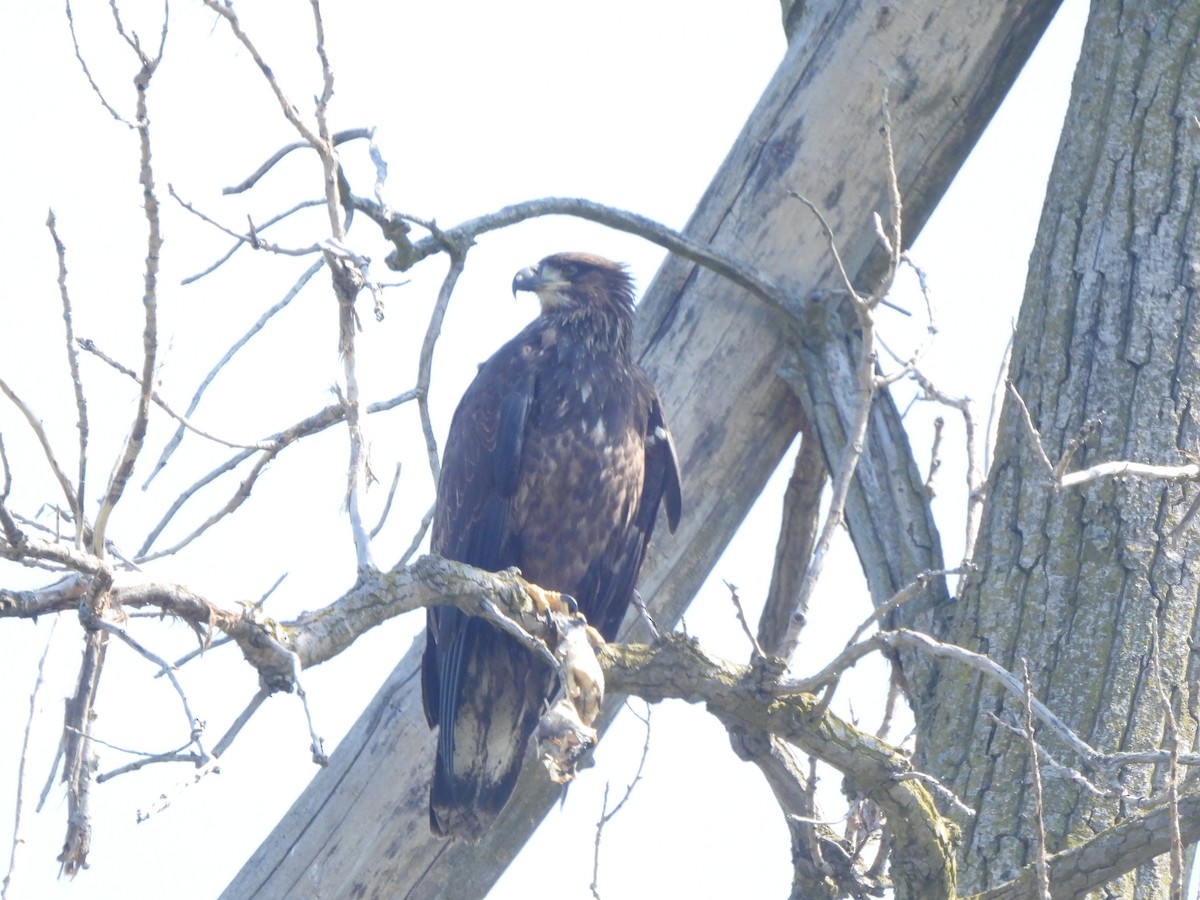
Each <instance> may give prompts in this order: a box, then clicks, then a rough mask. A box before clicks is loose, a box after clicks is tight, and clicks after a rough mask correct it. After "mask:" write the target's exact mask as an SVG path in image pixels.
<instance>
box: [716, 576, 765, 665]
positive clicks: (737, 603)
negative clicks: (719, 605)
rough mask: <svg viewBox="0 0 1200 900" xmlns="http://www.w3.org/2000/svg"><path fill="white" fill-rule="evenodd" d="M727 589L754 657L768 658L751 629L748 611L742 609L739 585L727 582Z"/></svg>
mask: <svg viewBox="0 0 1200 900" xmlns="http://www.w3.org/2000/svg"><path fill="white" fill-rule="evenodd" d="M725 587H726V588H728V589H729V599H730V600H731V601H732V602H733V609H734V611H735V612H736V613H737V619H738V622H739V623H741V626H742V631H743V632H745V634H746V637H747V638H749V639H750V647H751V649H753V650H754V655H755V656H758V657H764V656H766V655H767V654H766V653H765V652H764V651H763V648H762V645H761V644H760V643H759V642H758V638H757V637H755V635H754V630H753V629H752V628H751V627H750V623H749V621H747V619H746V611H745V610H744V609H742V600H741V598H740V597H739V596H738V589H737V585H736V584H733V583H732V582H729V581H726V582H725Z"/></svg>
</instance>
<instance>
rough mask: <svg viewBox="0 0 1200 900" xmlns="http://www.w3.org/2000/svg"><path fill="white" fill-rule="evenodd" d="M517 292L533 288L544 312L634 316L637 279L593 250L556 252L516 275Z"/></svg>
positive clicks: (515, 286)
mask: <svg viewBox="0 0 1200 900" xmlns="http://www.w3.org/2000/svg"><path fill="white" fill-rule="evenodd" d="M512 289H513V296H514V297H515V296H516V294H517V291H532V292H533V293H535V294H537V296H538V300H539V301H540V302H541V305H542V314H543V315H545V314H547V313H555V312H571V311H575V310H578V311H581V312H585V311H588V310H589V308H590V311H593V312H598V313H602V314H603V313H609V314H614V315H622V316H625V317H630V318H632V315H633V279H632V278H630V277H629V273H628V272H627V271H626V270H625V266H623V265H622V264H621V263H616V262H613V261H612V260H608V259H605V258H604V257H603V256H596V255H594V254H591V253H555V254H554V255H553V256H547V257H546V258H545V259H543V260H542V261H541V262H540V263H538V264H537V265H536V266H529V267H528V268H525V269H522V270H521V271H520V272H518V273H517V274H516V276H515V277H514V278H513V283H512Z"/></svg>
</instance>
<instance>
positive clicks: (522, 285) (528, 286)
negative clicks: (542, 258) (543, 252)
mask: <svg viewBox="0 0 1200 900" xmlns="http://www.w3.org/2000/svg"><path fill="white" fill-rule="evenodd" d="M545 284H546V282H545V280H544V279H543V278H542V277H541V275H539V274H538V270H537V268H536V267H534V266H526V267H525V268H524V269H522V270H521V271H520V272H518V273H517V274H516V275H514V276H513V281H512V292H513V297H514V298H515V297H516V296H517V291H535V292H536V291H537V290H538V289H539V288H541V287H543V286H545Z"/></svg>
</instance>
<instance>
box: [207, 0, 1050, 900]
mask: <svg viewBox="0 0 1200 900" xmlns="http://www.w3.org/2000/svg"><path fill="white" fill-rule="evenodd" d="M1056 8H1057V2H1056V0H1036V2H1035V0H1030V2H1005V3H997V2H992V0H971V2H963V3H958V4H945V3H940V2H933V0H922V2H918V3H915V4H906V5H904V6H902V7H895V6H890V5H882V4H873V3H846V4H821V5H820V8H808V9H806V10H804V12H803V15H800V16H798V17H797V16H795V15H793V16H792V18H791V20H790V21H791V26H792V31H791V37H792V41H791V45H790V49H789V51H788V53H787V55H786V57H785V58H784V60H783V62H782V64H781V66H780V68H779V71H778V72H777V74H776V76H775V78H774V79H773V81H772V82H771V84H770V85H769V87H768V88H767V90H766V92H765V94H764V96H763V98H762V100H761V101H760V103H759V105H758V107H757V108H756V109H755V110H754V112H753V114H752V116H751V117H750V119H749V121H748V123H747V125H746V127H745V129H744V131H743V133H742V134H741V136H740V137H739V139H738V140H737V142H736V143H735V145H734V147H733V149H732V150H731V152H730V155H729V157H728V159H727V160H726V162H725V163H724V165H723V166H722V168H721V170H720V171H719V172H718V174H717V176H716V178H715V179H714V181H713V182H712V184H711V186H710V187H709V190H708V191H707V192H706V194H705V196H704V197H703V198H702V200H701V202H700V204H699V207H698V209H697V211H696V213H695V214H694V216H693V218H692V221H691V222H690V223H689V225H688V229H687V231H688V234H689V235H690V236H692V237H693V238H696V239H698V240H702V241H706V242H709V243H710V244H712V245H713V246H715V247H716V248H718V249H720V250H722V251H724V252H725V253H727V254H730V255H732V256H736V257H739V258H741V259H742V260H744V261H746V262H747V263H749V264H750V265H753V266H755V267H757V268H758V269H759V270H760V271H761V272H763V273H764V274H766V275H768V276H770V277H772V278H774V279H775V280H776V281H777V282H778V283H780V284H783V285H785V286H786V287H788V289H789V292H790V293H791V294H792V296H793V297H794V298H795V302H794V306H793V307H792V308H789V309H779V308H774V307H771V306H768V305H767V304H766V303H765V302H764V301H763V300H761V299H760V298H758V297H757V296H755V295H752V294H750V293H748V292H746V291H744V290H742V289H740V288H737V287H735V286H734V285H732V284H731V283H729V282H728V281H725V280H723V279H721V278H719V277H717V276H714V275H712V274H710V273H708V272H706V271H704V270H701V269H698V268H697V267H696V266H695V265H693V264H691V263H689V262H686V261H685V260H681V259H678V258H671V259H669V260H668V261H667V262H666V263H665V264H664V266H663V268H662V270H661V271H660V272H659V274H658V276H657V277H656V279H655V280H654V282H653V284H652V285H651V286H650V288H649V290H648V292H647V295H646V297H645V298H644V300H643V301H642V303H641V305H640V308H639V329H640V339H639V340H640V343H639V346H640V347H641V348H642V351H643V364H644V365H645V367H646V368H647V370H648V371H649V372H650V374H651V377H652V378H653V379H654V381H655V383H656V385H657V386H658V389H659V392H660V394H661V395H662V396H663V398H664V403H665V406H666V409H667V411H668V416H669V418H670V421H671V426H672V430H673V431H674V433H675V435H676V437H677V442H678V445H679V451H680V457H681V462H682V467H683V476H684V493H685V514H684V521H683V523H682V525H681V527H680V530H679V532H678V533H677V534H676V535H675V537H674V538H673V539H672V538H670V537H669V536H667V535H666V529H665V528H659V529H658V531H659V534H660V537H659V538H658V539H656V542H655V544H654V545H652V547H651V552H650V556H649V558H648V562H647V566H646V568H645V570H644V572H643V578H642V582H641V590H642V593H643V595H644V596H645V597H647V598H648V600H649V601H650V606H651V610H652V611H653V613H654V615H655V617H656V618H657V619H658V621H659V623H660V625H666V626H668V627H669V626H670V625H672V624H673V623H674V622H675V621H676V620H677V619H678V616H679V614H680V613H681V611H682V610H683V608H684V607H685V606H686V604H687V603H688V602H689V601H690V600H691V598H692V596H693V595H694V593H695V591H696V590H697V589H698V587H699V586H700V584H701V583H702V581H703V580H704V577H705V576H706V575H707V574H708V571H709V569H710V568H711V566H712V565H713V563H714V561H715V560H716V558H717V556H718V555H719V553H720V551H721V550H722V549H723V548H724V546H725V544H726V543H727V542H728V540H729V538H730V537H731V535H732V534H733V532H734V531H735V530H736V529H737V527H738V525H739V524H740V523H741V521H742V518H743V517H744V515H745V513H746V511H747V510H748V509H749V507H750V505H751V504H752V503H753V501H754V499H755V498H756V497H757V496H758V494H759V492H760V491H761V489H762V486H763V484H764V483H765V481H766V479H767V478H768V476H769V475H770V474H771V472H772V471H773V470H774V469H775V468H776V466H777V465H778V464H779V462H780V460H781V458H782V456H783V454H784V452H785V451H786V450H787V448H788V446H789V444H790V443H791V442H792V440H793V438H794V437H795V434H796V431H797V428H798V422H799V404H798V400H797V395H799V396H800V397H801V398H802V400H803V402H804V404H805V406H806V408H808V409H809V410H810V416H812V417H813V419H814V422H815V427H816V430H817V432H818V436H819V439H820V441H821V444H822V447H823V448H824V449H825V455H826V457H827V458H834V459H836V456H837V455H838V454H840V452H841V449H842V444H841V443H840V441H841V440H842V437H841V435H842V433H843V432H842V426H841V423H842V422H845V421H847V420H848V418H849V411H848V409H849V404H850V402H852V399H850V398H842V397H837V396H833V394H834V389H833V387H831V385H830V382H829V379H828V378H827V377H825V375H826V373H825V372H824V370H823V369H822V368H821V367H822V366H827V365H830V366H832V365H835V363H833V362H830V360H831V359H834V358H837V357H838V356H839V353H840V350H839V348H840V347H841V346H842V344H841V343H839V339H840V338H841V337H842V335H840V334H838V333H836V332H833V333H832V334H831V335H830V337H829V339H828V341H827V342H826V343H823V344H822V343H821V342H820V341H819V340H816V339H814V338H804V339H801V338H800V337H798V336H797V332H798V331H799V330H800V329H801V328H803V327H804V326H803V325H801V324H800V323H801V321H802V320H803V319H804V317H803V316H801V315H800V313H801V312H802V311H803V310H804V308H805V307H810V306H811V305H812V304H810V303H809V302H808V300H807V298H808V296H809V294H810V292H811V291H812V290H814V289H823V288H836V287H838V286H839V282H838V280H837V278H836V276H835V274H834V269H833V263H832V259H831V257H830V254H829V252H828V249H827V245H826V241H825V238H824V237H823V235H822V233H821V231H820V228H819V226H818V224H817V222H816V221H815V220H814V218H813V217H812V215H811V213H809V212H808V211H807V210H806V209H805V208H804V207H803V206H802V205H801V204H800V203H799V202H797V201H796V200H795V199H793V198H791V197H789V196H788V191H789V190H796V191H798V192H801V193H804V194H806V195H808V196H810V197H812V198H813V199H814V200H815V201H816V202H817V204H818V205H819V206H820V207H821V208H822V209H824V210H825V213H826V216H827V217H828V219H829V222H830V224H831V225H832V227H833V229H834V230H835V232H836V233H837V235H838V237H839V243H840V246H841V250H842V255H843V258H844V259H845V261H846V264H847V267H848V269H849V271H850V272H851V273H852V274H857V276H858V277H860V278H861V279H862V280H863V281H864V282H869V280H870V277H871V274H870V273H871V272H876V273H877V272H878V262H877V258H876V257H873V256H872V254H873V252H874V251H876V250H877V243H876V239H875V236H874V230H873V226H872V224H871V216H872V213H873V212H875V211H877V210H878V211H879V212H880V213H881V214H883V215H884V216H885V218H886V215H887V208H888V195H887V187H886V184H887V182H886V176H885V163H884V156H883V151H882V142H881V139H880V127H881V125H882V117H881V115H880V112H879V111H880V102H881V96H882V93H883V90H884V89H885V88H887V89H888V90H889V92H890V97H891V111H892V118H893V121H894V142H895V146H896V153H897V169H898V173H899V181H900V186H901V189H902V190H903V192H904V194H905V218H906V221H907V222H908V228H909V236H910V237H913V236H915V235H916V233H917V232H918V231H919V229H920V225H921V224H922V223H923V222H924V221H925V220H926V218H927V217H928V215H929V213H930V212H931V211H932V209H933V207H934V205H935V204H936V203H937V201H938V199H939V198H940V197H941V195H942V193H943V192H944V190H945V188H946V186H947V185H948V184H949V182H950V180H951V179H952V178H953V176H954V174H955V172H956V171H957V170H958V167H959V166H960V164H961V163H962V161H963V159H964V158H965V156H966V155H967V153H968V152H969V151H970V148H971V147H972V146H973V145H974V142H975V140H976V138H977V137H978V135H979V133H980V132H981V131H982V130H983V127H984V126H985V125H986V123H987V122H988V121H989V119H990V118H991V116H992V113H993V112H994V110H995V108H996V106H997V105H998V104H999V102H1000V100H1001V99H1002V98H1003V96H1004V94H1005V93H1006V91H1007V90H1008V87H1009V86H1010V85H1011V83H1012V80H1013V79H1014V78H1015V76H1016V74H1017V72H1019V71H1020V68H1021V66H1022V65H1023V64H1024V61H1025V59H1026V58H1027V57H1028V54H1029V52H1030V51H1031V49H1032V47H1033V45H1034V44H1035V43H1036V41H1037V39H1038V38H1039V37H1040V35H1041V33H1042V31H1043V30H1044V29H1045V26H1046V24H1047V23H1048V21H1049V19H1050V17H1051V16H1052V15H1053V13H1054V11H1055V9H1056ZM814 344H815V346H814ZM850 358H851V359H852V358H853V357H850ZM839 365H840V364H839ZM842 368H843V369H844V368H845V366H844V365H842ZM785 374H786V375H788V376H789V377H787V378H784V377H783V376H784V375H785ZM869 442H870V446H869V448H868V450H867V454H866V456H865V457H864V460H863V464H862V468H861V474H860V480H859V487H858V490H857V493H856V495H855V497H854V498H852V501H851V504H850V508H849V509H848V513H847V517H848V520H849V524H850V528H851V532H852V535H853V537H854V540H855V543H856V545H857V546H858V548H859V553H860V556H861V558H862V559H863V561H864V565H865V566H866V567H867V571H868V578H869V581H870V583H871V590H872V594H873V596H874V597H876V598H877V599H879V598H885V597H887V596H888V595H889V594H890V593H891V592H892V591H894V590H895V589H896V588H897V587H899V586H900V585H902V584H904V583H906V582H907V581H909V580H911V579H912V577H913V576H915V575H916V574H917V573H918V572H919V571H921V570H924V569H927V568H930V567H933V566H936V565H937V564H938V563H939V562H940V555H939V551H938V549H937V544H938V542H937V537H936V532H935V531H934V529H933V527H932V525H931V523H930V521H929V518H928V513H927V510H926V509H925V508H924V505H923V500H922V499H921V498H922V495H921V493H920V479H919V477H918V476H917V472H916V467H915V466H914V465H913V463H912V460H911V458H910V456H909V454H908V447H907V441H906V440H905V439H904V437H903V430H902V429H901V428H900V426H899V423H898V417H897V416H896V411H895V409H894V407H892V406H891V404H890V403H888V402H886V400H885V401H884V402H881V403H879V404H878V405H877V410H876V415H875V419H874V421H873V423H872V432H871V435H870V438H869ZM932 596H933V597H934V599H935V601H936V600H937V598H938V596H939V595H938V594H936V593H932ZM940 596H941V597H942V598H944V593H942V594H941V595H940ZM927 608H928V605H927ZM624 637H626V638H628V637H635V638H639V639H640V638H642V637H644V635H643V634H642V632H640V631H639V630H637V629H636V628H630V629H627V630H626V632H625V633H624ZM419 643H420V642H418V646H414V647H413V648H412V649H411V650H410V651H409V653H408V654H407V655H406V656H405V658H404V659H403V660H402V661H401V662H400V664H399V665H398V667H397V668H396V670H395V672H393V674H392V676H391V677H390V678H389V680H388V681H387V683H386V684H385V685H384V686H383V687H382V688H381V690H380V692H379V694H378V695H377V696H376V698H375V700H374V701H373V702H372V703H371V705H370V706H369V708H368V709H367V710H366V711H365V712H364V713H363V716H362V718H361V719H360V720H359V722H358V723H357V724H356V726H355V727H354V728H353V729H352V730H351V732H350V733H349V734H348V735H347V737H346V738H345V739H344V740H343V742H342V744H341V745H340V746H339V747H338V749H337V751H336V752H335V753H334V755H333V758H332V763H331V765H330V766H329V768H328V769H326V770H324V771H322V772H320V773H319V774H318V775H317V776H316V778H314V780H313V782H312V784H311V785H310V786H309V788H308V789H307V790H306V791H305V792H304V794H303V795H302V796H301V797H300V798H299V799H298V800H297V801H296V803H295V805H294V806H293V807H292V809H291V810H290V811H289V812H288V813H287V814H286V816H285V817H284V818H283V819H282V820H281V822H280V823H279V825H278V827H277V828H276V829H275V831H274V832H273V833H272V834H271V835H270V837H269V838H268V839H267V840H266V841H265V842H264V843H263V845H262V846H261V847H260V848H259V849H258V850H257V851H256V852H255V853H254V854H253V856H252V857H251V858H250V859H249V860H248V861H247V863H246V864H245V866H244V867H243V869H242V871H241V872H240V873H239V874H238V875H237V876H236V878H235V879H234V881H233V882H231V884H230V885H229V887H228V888H227V889H226V891H225V893H224V895H223V896H224V897H226V898H237V900H244V898H251V897H254V898H268V897H269V898H275V897H296V898H300V897H304V898H308V897H389V898H395V897H408V898H417V897H420V898H432V897H455V898H468V897H479V896H483V895H484V894H486V892H487V890H488V888H489V887H490V886H491V884H492V883H493V882H494V880H495V879H496V878H497V877H498V876H499V874H500V873H501V872H502V871H503V869H504V867H505V866H506V865H507V863H508V861H509V860H510V859H511V858H512V857H513V856H514V855H515V854H516V853H517V852H518V851H519V850H520V848H521V847H522V846H523V844H524V842H525V840H526V838H527V837H528V835H529V834H530V833H531V831H532V830H533V828H534V827H535V826H536V824H537V822H538V821H540V819H541V818H542V816H543V815H544V814H545V812H546V810H547V809H548V808H549V807H550V806H551V804H552V803H553V802H554V800H555V799H556V797H557V789H556V788H555V787H554V786H553V785H552V784H551V783H550V782H549V781H548V779H547V778H546V777H545V775H544V773H541V772H538V771H536V770H534V769H532V768H531V767H530V766H527V767H526V771H525V774H524V775H523V776H522V781H521V783H520V784H519V785H518V788H517V794H516V796H515V797H514V799H513V800H512V801H511V802H510V803H509V806H508V808H507V809H506V810H505V812H504V813H503V814H502V816H501V818H500V820H499V821H498V822H497V823H496V825H495V826H494V827H493V829H492V831H491V832H490V834H489V835H488V837H487V838H485V840H484V841H483V842H481V843H480V844H479V845H477V846H467V845H462V844H449V843H445V842H442V841H439V840H438V839H436V838H433V837H432V836H431V835H430V834H429V828H428V821H427V812H426V804H427V793H428V782H429V773H430V767H431V760H432V748H433V741H432V738H431V736H430V735H429V733H428V729H427V728H426V725H425V721H424V718H423V716H422V712H421V701H420V696H419V684H418V681H419V679H418V677H417V672H418V663H419V656H420V652H419Z"/></svg>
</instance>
